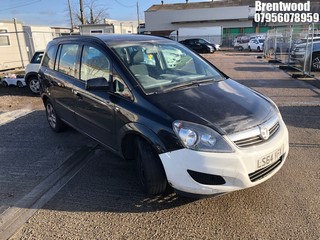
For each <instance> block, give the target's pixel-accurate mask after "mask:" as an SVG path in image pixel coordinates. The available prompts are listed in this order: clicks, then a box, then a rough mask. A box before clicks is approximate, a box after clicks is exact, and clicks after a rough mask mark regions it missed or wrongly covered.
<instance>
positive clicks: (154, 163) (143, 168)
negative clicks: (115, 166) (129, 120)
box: [136, 139, 167, 195]
mask: <svg viewBox="0 0 320 240" xmlns="http://www.w3.org/2000/svg"><path fill="white" fill-rule="evenodd" d="M136 146H137V148H136V160H137V174H138V178H139V182H140V185H141V187H142V188H143V190H144V192H145V193H146V194H148V195H157V194H160V193H163V192H164V191H165V190H166V188H167V178H166V175H165V171H164V169H163V166H162V163H161V160H160V158H159V156H158V155H157V153H156V152H155V151H154V149H153V148H152V146H151V145H150V144H149V143H147V142H146V141H145V140H142V139H137V141H136Z"/></svg>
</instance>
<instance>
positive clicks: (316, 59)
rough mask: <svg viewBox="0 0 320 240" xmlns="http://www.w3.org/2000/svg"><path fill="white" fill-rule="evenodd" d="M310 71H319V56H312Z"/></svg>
mask: <svg viewBox="0 0 320 240" xmlns="http://www.w3.org/2000/svg"><path fill="white" fill-rule="evenodd" d="M311 70H312V71H320V54H314V56H313V57H312V63H311Z"/></svg>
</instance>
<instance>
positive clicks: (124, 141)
mask: <svg viewBox="0 0 320 240" xmlns="http://www.w3.org/2000/svg"><path fill="white" fill-rule="evenodd" d="M139 138H140V139H143V140H145V141H146V142H148V143H149V144H150V145H151V146H152V148H153V149H154V150H155V152H156V153H157V154H161V153H164V152H166V147H165V145H164V143H163V142H162V141H161V139H160V138H159V137H158V136H157V134H156V133H155V132H153V131H152V130H151V129H150V128H148V127H146V126H145V125H143V124H140V123H129V124H126V125H125V126H123V127H122V129H121V130H120V134H119V140H118V142H119V146H120V153H121V154H122V156H123V157H124V158H125V159H133V158H134V155H135V144H134V142H135V141H136V140H137V139H139Z"/></svg>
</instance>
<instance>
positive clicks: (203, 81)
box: [163, 78, 214, 92]
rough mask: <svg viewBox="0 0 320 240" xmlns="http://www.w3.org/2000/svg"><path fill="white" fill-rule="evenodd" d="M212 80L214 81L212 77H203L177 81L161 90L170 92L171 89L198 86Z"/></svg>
mask: <svg viewBox="0 0 320 240" xmlns="http://www.w3.org/2000/svg"><path fill="white" fill-rule="evenodd" d="M213 81H214V79H212V78H209V79H203V80H197V81H190V82H183V83H179V84H177V85H174V86H171V87H168V88H166V89H164V90H163V92H170V91H172V90H177V89H182V88H187V87H191V86H198V87H199V86H201V85H205V84H206V83H212V82H213Z"/></svg>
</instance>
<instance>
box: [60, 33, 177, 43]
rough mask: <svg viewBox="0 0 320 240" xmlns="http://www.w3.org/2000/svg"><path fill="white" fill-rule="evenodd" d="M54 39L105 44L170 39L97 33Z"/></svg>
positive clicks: (165, 39)
mask: <svg viewBox="0 0 320 240" xmlns="http://www.w3.org/2000/svg"><path fill="white" fill-rule="evenodd" d="M54 40H55V41H63V40H73V41H77V40H79V41H99V40H100V41H103V42H105V43H106V44H107V45H113V44H116V43H119V42H147V41H150V42H151V41H152V42H153V41H170V42H172V40H171V39H167V38H163V37H159V36H154V35H138V34H97V35H70V36H62V37H58V38H55V39H54Z"/></svg>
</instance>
